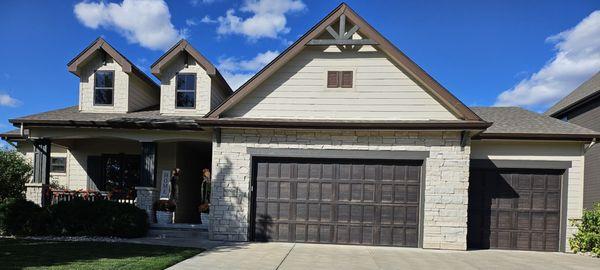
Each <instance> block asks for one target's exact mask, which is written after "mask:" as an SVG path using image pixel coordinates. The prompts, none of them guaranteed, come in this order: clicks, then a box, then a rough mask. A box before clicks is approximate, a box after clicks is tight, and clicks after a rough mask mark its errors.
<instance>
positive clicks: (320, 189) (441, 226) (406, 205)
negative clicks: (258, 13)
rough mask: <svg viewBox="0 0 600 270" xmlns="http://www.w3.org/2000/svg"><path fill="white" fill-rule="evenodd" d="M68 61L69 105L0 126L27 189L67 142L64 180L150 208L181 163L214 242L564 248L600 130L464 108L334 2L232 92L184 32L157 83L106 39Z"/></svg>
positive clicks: (186, 214) (188, 207)
mask: <svg viewBox="0 0 600 270" xmlns="http://www.w3.org/2000/svg"><path fill="white" fill-rule="evenodd" d="M68 69H69V71H70V72H72V73H74V74H75V75H77V76H79V77H80V78H81V83H80V104H79V105H78V106H74V107H69V108H64V109H60V110H55V111H50V112H44V113H40V114H35V115H30V116H25V117H21V118H16V119H11V120H10V122H11V123H12V124H13V125H14V126H16V127H19V132H18V134H15V133H9V134H4V135H2V136H4V137H5V138H6V139H8V140H12V141H17V148H18V149H19V150H20V151H23V152H26V153H30V152H32V154H30V156H32V158H33V160H34V164H35V174H34V177H33V183H32V184H30V185H29V186H28V191H27V192H28V194H27V195H28V197H29V198H31V199H33V200H37V201H38V202H40V203H41V202H42V197H41V195H42V194H44V193H43V192H42V191H43V190H44V189H46V188H47V185H48V184H50V175H53V172H50V170H51V168H52V167H51V164H52V162H51V160H52V158H53V157H54V156H55V154H54V151H53V149H58V147H61V148H60V149H66V150H65V152H66V161H65V166H66V177H65V178H63V180H62V181H63V182H62V184H63V185H65V186H67V187H68V188H69V189H92V190H104V191H108V190H118V191H121V192H123V191H126V193H127V192H130V191H131V190H132V189H135V194H136V199H135V200H136V204H137V205H138V206H139V207H141V208H143V209H146V210H147V211H148V212H149V214H151V212H152V203H153V202H154V201H156V200H157V199H158V196H159V195H158V194H159V193H160V187H161V186H160V182H161V179H162V178H163V177H164V176H163V175H164V174H165V172H166V176H167V177H168V175H169V171H170V170H172V169H173V168H176V167H177V168H180V169H181V172H182V176H181V178H182V179H181V188H180V190H181V191H182V193H181V194H180V198H179V199H180V201H179V202H178V210H177V212H176V221H177V222H182V223H189V222H195V220H194V218H195V217H196V216H197V214H194V209H192V208H194V207H196V203H197V197H198V193H199V192H198V189H197V186H196V185H197V184H198V179H199V173H200V171H201V169H202V168H211V171H212V195H211V196H212V197H211V204H210V220H211V222H210V226H209V235H210V237H211V239H215V240H229V241H284V242H312V243H337V244H359V245H386V246H406V247H421V248H435V249H454V250H466V249H467V248H500V249H519V250H541V251H568V250H569V247H568V241H567V239H568V238H569V237H570V236H571V235H572V233H573V232H574V230H575V228H574V227H573V226H572V225H571V224H570V223H568V222H567V221H568V220H569V219H577V218H580V217H581V214H582V209H583V207H582V206H583V197H582V192H583V185H584V181H583V172H584V152H585V150H586V145H587V144H589V143H590V142H591V141H592V140H594V139H595V138H597V137H600V133H598V132H595V131H593V130H590V129H586V128H583V127H580V126H578V125H575V124H572V123H568V122H564V121H560V120H557V119H554V118H551V117H548V116H544V115H540V114H537V113H533V112H530V111H527V110H524V109H520V108H490V107H488V108H486V107H473V108H469V107H467V106H465V105H464V104H463V103H462V102H461V101H460V100H458V99H457V98H456V97H455V96H454V95H452V94H451V93H450V92H449V91H448V90H447V89H446V88H444V87H443V86H442V85H441V84H439V83H438V82H437V81H435V80H434V79H433V78H432V77H431V76H430V75H428V74H427V73H426V72H425V71H424V70H423V69H421V68H420V67H419V66H418V65H417V64H416V63H414V62H413V61H412V60H411V59H410V58H408V57H407V56H406V55H405V54H403V53H402V52H401V51H400V50H399V49H398V48H396V47H395V46H394V45H393V44H392V43H390V41H388V40H387V39H386V38H385V37H384V36H382V35H381V34H380V33H379V32H377V31H376V30H375V29H374V28H373V27H371V26H370V25H369V24H368V23H367V22H366V21H365V20H364V19H363V18H361V17H360V16H359V15H358V14H357V13H356V12H354V11H353V10H352V9H351V8H350V7H349V6H347V5H346V4H341V5H340V6H338V7H337V8H335V9H334V10H333V11H332V12H331V13H329V14H328V15H327V16H325V18H323V19H322V20H321V21H320V22H318V23H317V24H316V25H315V26H314V27H313V28H311V29H310V30H309V31H308V32H307V33H306V34H304V35H303V36H302V37H300V38H299V39H298V40H297V41H296V42H295V43H293V44H292V45H291V46H290V47H289V48H288V49H286V50H285V51H284V52H283V53H281V54H280V55H279V56H278V57H277V58H275V59H274V60H273V61H272V62H271V63H269V64H268V65H267V66H266V67H265V68H263V69H262V70H261V71H260V72H258V73H257V74H256V75H255V76H254V77H252V78H251V79H250V80H249V81H247V82H246V83H245V84H244V85H242V86H241V87H240V88H239V89H237V90H236V91H235V92H232V91H231V89H230V88H229V87H228V85H227V83H226V82H225V81H224V80H223V78H222V76H221V75H220V73H219V71H218V70H217V69H216V68H215V67H214V65H212V64H211V63H210V61H208V60H207V59H206V58H205V57H203V56H202V55H201V54H200V52H198V51H197V50H195V49H194V48H193V47H192V46H191V45H190V44H189V43H188V42H186V41H185V40H184V41H181V42H180V43H178V44H176V45H175V46H174V47H173V48H172V49H170V50H169V51H167V52H166V53H165V55H164V56H162V57H161V58H160V59H158V60H157V61H156V62H155V63H154V64H153V65H152V67H151V71H152V74H153V75H154V76H156V77H157V78H158V79H159V80H160V86H159V85H156V84H154V82H153V80H150V79H148V78H147V77H146V76H145V75H144V74H143V73H142V72H141V71H139V69H138V68H136V67H135V65H133V64H132V63H131V62H130V61H128V60H127V59H126V58H125V57H124V56H123V55H122V54H120V53H119V52H117V51H116V50H115V49H114V48H112V47H111V46H110V45H109V44H108V43H106V41H104V40H102V39H98V40H96V41H95V42H94V43H92V45H90V46H89V47H88V48H86V49H85V50H84V51H83V52H82V53H81V54H80V55H78V56H77V57H76V58H75V59H74V60H73V61H71V62H70V64H69V67H68ZM19 141H20V142H19ZM61 151H62V150H61ZM127 194H130V193H127ZM179 204H181V206H179Z"/></svg>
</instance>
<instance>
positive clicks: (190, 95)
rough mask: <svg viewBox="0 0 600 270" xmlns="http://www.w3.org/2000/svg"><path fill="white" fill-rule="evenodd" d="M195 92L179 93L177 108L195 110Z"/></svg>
mask: <svg viewBox="0 0 600 270" xmlns="http://www.w3.org/2000/svg"><path fill="white" fill-rule="evenodd" d="M195 96H196V93H195V92H177V107H179V108H193V107H194V104H195V103H196V97H195Z"/></svg>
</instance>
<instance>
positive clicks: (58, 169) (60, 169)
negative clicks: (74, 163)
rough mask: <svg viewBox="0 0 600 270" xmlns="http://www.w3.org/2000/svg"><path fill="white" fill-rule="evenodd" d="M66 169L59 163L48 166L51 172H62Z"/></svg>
mask: <svg viewBox="0 0 600 270" xmlns="http://www.w3.org/2000/svg"><path fill="white" fill-rule="evenodd" d="M66 171H67V170H66V168H65V166H60V165H52V166H50V172H53V173H64V172H66Z"/></svg>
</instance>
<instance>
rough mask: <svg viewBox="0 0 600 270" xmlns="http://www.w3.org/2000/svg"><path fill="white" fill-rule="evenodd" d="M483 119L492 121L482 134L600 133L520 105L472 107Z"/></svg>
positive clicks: (568, 134)
mask: <svg viewBox="0 0 600 270" xmlns="http://www.w3.org/2000/svg"><path fill="white" fill-rule="evenodd" d="M471 109H472V110H473V111H475V113H477V114H478V115H479V116H480V117H481V118H482V119H483V120H485V121H488V122H492V123H493V124H492V126H490V127H489V128H488V129H486V130H485V131H484V132H483V133H482V136H491V135H500V136H508V135H515V136H517V135H532V136H548V137H572V138H586V137H587V138H595V137H600V133H598V132H596V131H593V130H591V129H587V128H584V127H581V126H578V125H575V124H572V123H568V122H564V121H561V120H558V119H556V118H552V117H549V116H545V115H542V114H538V113H535V112H532V111H528V110H525V109H522V108H519V107H471Z"/></svg>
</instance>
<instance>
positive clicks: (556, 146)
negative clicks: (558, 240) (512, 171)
mask: <svg viewBox="0 0 600 270" xmlns="http://www.w3.org/2000/svg"><path fill="white" fill-rule="evenodd" d="M471 147H472V154H471V157H472V158H474V159H493V160H538V161H570V162H571V168H569V175H568V181H569V187H568V191H567V195H568V196H567V218H568V219H569V220H570V219H579V218H581V215H582V211H583V170H584V156H583V144H582V143H580V142H539V141H538V142H531V141H529V142H524V141H521V142H519V141H473V142H472V145H471ZM575 232H577V229H576V228H575V227H573V226H572V225H571V224H570V222H567V239H568V238H571V237H572V236H573V234H574V233H575ZM565 241H566V245H565V246H566V247H567V250H570V247H569V242H568V240H566V239H565Z"/></svg>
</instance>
